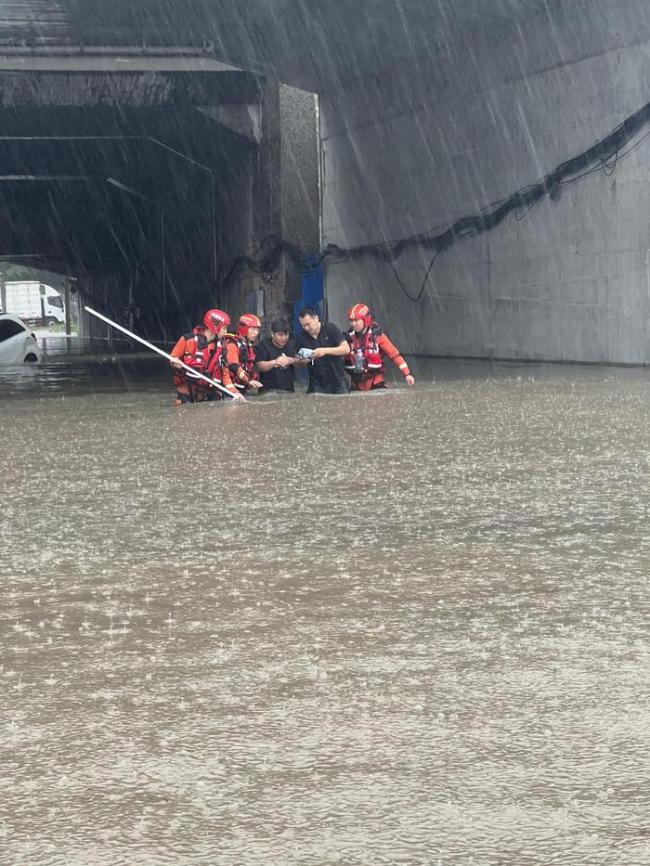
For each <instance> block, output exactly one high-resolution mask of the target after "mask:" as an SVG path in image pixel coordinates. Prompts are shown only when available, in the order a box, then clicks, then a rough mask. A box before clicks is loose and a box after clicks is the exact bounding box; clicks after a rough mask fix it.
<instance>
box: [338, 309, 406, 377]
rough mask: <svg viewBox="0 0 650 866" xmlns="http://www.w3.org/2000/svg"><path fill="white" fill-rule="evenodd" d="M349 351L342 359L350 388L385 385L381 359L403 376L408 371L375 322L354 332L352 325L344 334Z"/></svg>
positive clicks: (402, 359) (394, 347)
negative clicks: (390, 362) (343, 359)
mask: <svg viewBox="0 0 650 866" xmlns="http://www.w3.org/2000/svg"><path fill="white" fill-rule="evenodd" d="M346 339H347V341H348V344H349V346H350V354H349V355H346V358H345V369H346V370H347V371H348V373H350V376H351V380H352V381H351V387H352V390H353V391H371V390H372V389H373V388H385V387H386V383H385V381H384V358H388V359H389V360H391V361H392V362H393V364H395V366H396V367H397V368H398V369H399V371H400V372H401V373H402V375H403V376H405V377H406V376H409V375H410V370H409V368H408V364H407V363H406V361H405V360H404V358H403V357H402V356H401V355H400V352H399V349H398V348H397V347H396V346H394V345H393V343H391V341H390V340H389V339H388V337H387V336H386V334H384V333H383V332H382V330H381V328H380V327H379V325H378V324H377V323H376V322H373V323H372V325H369V326H368V327H367V328H364V330H363V331H361V333H357V332H356V331H355V330H354V328H350V330H349V331H348V332H347V334H346Z"/></svg>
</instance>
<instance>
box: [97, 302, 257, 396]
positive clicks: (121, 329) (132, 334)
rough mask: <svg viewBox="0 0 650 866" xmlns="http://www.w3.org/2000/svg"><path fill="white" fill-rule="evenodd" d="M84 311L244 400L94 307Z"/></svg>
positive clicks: (196, 375)
mask: <svg viewBox="0 0 650 866" xmlns="http://www.w3.org/2000/svg"><path fill="white" fill-rule="evenodd" d="M84 310H85V311H86V312H87V313H90V315H91V316H97V318H98V319H101V320H102V322H106V324H107V325H110V326H111V327H112V328H117V330H118V331H122V333H123V334H126V335H127V337H131V339H132V340H137V341H138V343H142V345H143V346H146V347H147V349H151V351H152V352H157V353H158V354H159V355H162V357H163V358H167V360H168V361H178V363H179V364H180V365H181V367H183V369H185V370H187V371H188V373H191V374H192V376H193V377H194V378H197V379H203V380H204V381H205V382H208V383H209V384H210V385H213V386H214V387H215V388H218V389H219V390H220V391H223V393H224V394H227V395H228V397H230V398H231V399H232V400H234V399H236V398H238V399H242V397H241V395H240V394H231V393H230V391H229V390H228V389H227V388H224V387H223V385H220V384H219V382H217V381H215V380H214V379H211V378H210V377H209V376H204V375H203V373H199V372H198V370H194V369H193V368H192V367H190V366H189V364H185V363H183V361H181V360H180V358H174V357H173V356H172V355H168V354H167V352H163V350H162V349H159V348H158V346H154V345H153V343H148V342H147V341H146V340H143V339H142V337H138V335H137V334H134V333H132V332H131V331H128V330H127V329H126V328H123V327H122V325H118V324H117V322H113V321H111V320H110V319H108V318H107V317H106V316H103V315H102V314H101V313H98V312H97V310H93V308H92V307H84Z"/></svg>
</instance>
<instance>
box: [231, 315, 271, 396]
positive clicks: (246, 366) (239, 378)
mask: <svg viewBox="0 0 650 866" xmlns="http://www.w3.org/2000/svg"><path fill="white" fill-rule="evenodd" d="M261 327H262V323H261V321H260V320H259V319H258V318H257V316H255V315H254V314H253V313H244V314H243V315H242V316H240V317H239V321H238V322H237V331H236V333H234V334H231V333H226V334H225V335H224V347H223V355H222V364H223V367H224V372H227V373H228V374H229V376H230V380H231V382H232V384H233V385H234V386H235V388H236V389H237V390H238V391H239V393H240V394H244V392H245V391H247V390H249V389H250V390H251V391H252V392H253V393H255V392H256V391H259V390H260V388H262V383H261V382H260V381H259V376H258V373H257V371H256V369H255V343H256V341H257V338H258V337H259V335H260V329H261Z"/></svg>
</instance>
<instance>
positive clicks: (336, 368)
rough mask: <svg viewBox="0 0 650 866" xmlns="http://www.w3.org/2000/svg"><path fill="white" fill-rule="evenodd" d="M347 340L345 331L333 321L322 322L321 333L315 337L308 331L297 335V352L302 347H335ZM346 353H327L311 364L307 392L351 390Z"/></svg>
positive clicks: (340, 392)
mask: <svg viewBox="0 0 650 866" xmlns="http://www.w3.org/2000/svg"><path fill="white" fill-rule="evenodd" d="M343 340H345V337H344V336H343V333H342V332H341V331H339V329H338V328H337V327H336V325H333V324H332V323H331V322H322V323H321V328H320V333H319V335H318V336H317V337H316V338H315V339H314V337H310V336H309V334H308V333H307V332H306V331H301V333H300V334H297V335H296V352H298V351H299V350H300V349H317V348H318V347H319V346H327V347H328V348H334V347H336V346H340V345H341V343H342V342H343ZM344 363H345V356H344V355H336V356H332V355H326V356H325V357H324V358H318V360H317V361H314V363H313V364H310V365H309V366H308V367H307V369H308V370H309V387H308V388H307V393H308V394H309V393H314V392H320V393H323V394H346V393H347V392H348V391H349V390H350V385H349V383H348V380H347V377H346V375H345V370H344V366H343V365H344Z"/></svg>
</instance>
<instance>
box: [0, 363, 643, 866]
mask: <svg viewBox="0 0 650 866" xmlns="http://www.w3.org/2000/svg"><path fill="white" fill-rule="evenodd" d="M161 369H162V372H161ZM417 372H418V374H419V384H418V388H417V390H415V391H413V392H409V391H407V390H406V389H405V388H404V387H403V386H401V385H398V386H397V387H395V388H394V389H393V390H392V391H391V392H390V393H387V394H382V395H368V396H360V395H353V396H351V397H338V398H327V397H324V398H317V397H315V398H314V397H312V398H309V397H304V396H302V395H296V396H295V397H288V398H279V397H275V398H273V397H268V398H266V399H265V400H262V399H260V400H258V401H257V403H256V404H254V405H248V406H239V407H238V406H225V405H202V406H193V407H192V406H191V407H186V408H182V409H180V410H179V409H175V408H174V407H173V406H172V405H171V401H170V397H171V393H170V390H169V387H168V384H167V381H166V376H167V374H166V372H165V371H164V364H163V367H162V368H161V366H160V365H159V364H158V363H157V362H154V363H153V364H151V365H149V364H145V363H143V362H136V361H133V362H132V363H131V362H129V361H128V360H125V361H124V362H123V363H121V364H120V365H116V364H112V363H103V364H102V363H95V364H88V363H87V362H86V361H85V360H81V359H80V360H78V361H77V362H74V360H73V359H72V360H70V361H69V363H68V362H66V363H65V364H64V363H58V364H53V363H50V364H46V365H45V366H44V367H43V368H41V369H38V370H37V369H33V368H30V369H28V370H20V371H15V370H14V371H11V370H8V369H7V370H4V371H2V372H0V388H1V389H2V400H1V402H0V437H1V439H0V441H1V442H2V477H3V485H2V510H1V512H0V550H1V554H0V556H1V560H2V569H1V571H2V578H1V580H2V595H1V601H0V639H1V649H2V659H1V660H0V663H1V665H2V666H1V667H0V687H1V689H2V691H1V692H0V694H1V695H2V700H1V705H0V735H1V736H0V863H2V864H28V866H86V864H93V866H94V864H97V866H122V864H124V866H127V864H128V866H131V864H146V866H163V864H165V866H166V864H170V866H171V864H182V866H199V864H200V866H237V864H242V866H258V864H260V866H261V864H265V866H266V864H272V866H276V864H277V866H283V864H292V866H294V864H295V866H312V864H313V866H316V864H318V866H321V864H322V866H324V864H341V866H357V864H371V866H382V864H386V866H388V864H423V866H424V864H429V866H461V864H462V866H469V864H473V866H497V864H500V866H539V864H546V863H549V864H551V863H552V864H561V866H601V864H602V866H605V864H607V866H628V864H629V866H640V864H647V863H650V825H649V823H648V815H649V814H650V785H649V784H648V767H649V764H650V706H649V697H650V684H649V683H650V679H649V673H650V666H649V662H650V645H649V642H648V639H649V637H650V628H649V625H650V608H649V605H648V565H649V564H650V546H649V542H648V531H647V526H648V482H649V464H648V433H647V422H648V393H649V386H650V373H648V371H634V370H611V369H602V368H598V369H596V368H594V369H585V368H579V367H542V366H533V365H531V366H517V365H490V364H480V363H475V364H462V363H453V362H436V363H433V362H432V363H430V364H421V365H420V369H419V370H418V371H417Z"/></svg>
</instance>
